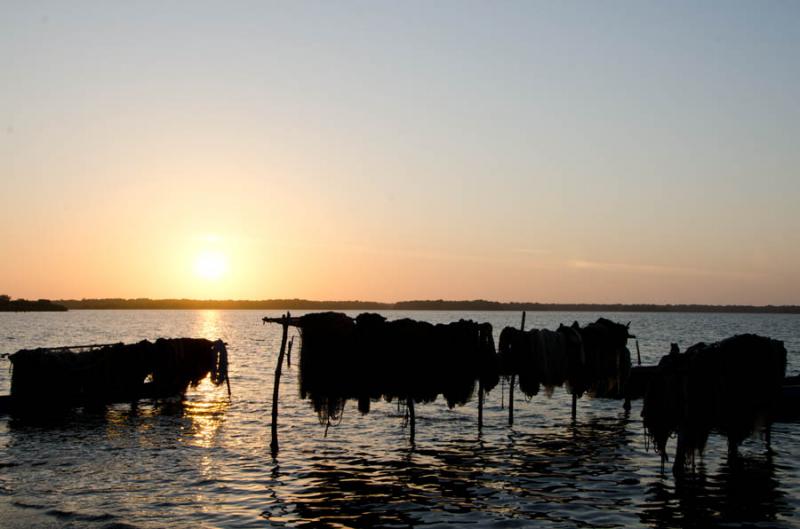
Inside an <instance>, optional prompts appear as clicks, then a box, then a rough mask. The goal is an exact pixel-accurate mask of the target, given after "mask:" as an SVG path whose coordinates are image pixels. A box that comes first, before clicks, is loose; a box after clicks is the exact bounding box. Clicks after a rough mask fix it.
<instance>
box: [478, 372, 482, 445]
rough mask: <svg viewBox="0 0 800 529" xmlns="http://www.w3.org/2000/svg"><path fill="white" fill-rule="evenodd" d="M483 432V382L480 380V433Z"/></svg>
mask: <svg viewBox="0 0 800 529" xmlns="http://www.w3.org/2000/svg"><path fill="white" fill-rule="evenodd" d="M481 430H483V382H481V380H480V379H478V433H480V432H481Z"/></svg>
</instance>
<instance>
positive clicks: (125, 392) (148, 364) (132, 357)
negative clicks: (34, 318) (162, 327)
mask: <svg viewBox="0 0 800 529" xmlns="http://www.w3.org/2000/svg"><path fill="white" fill-rule="evenodd" d="M9 358H10V359H11V362H12V365H13V374H12V377H11V398H12V400H13V404H14V407H15V408H16V409H19V408H23V409H24V408H35V409H45V408H52V407H60V406H70V405H93V404H103V403H108V402H123V401H129V400H135V399H138V398H140V397H165V396H171V395H177V394H181V393H183V392H185V391H186V389H187V388H188V386H189V385H197V384H198V383H199V382H200V381H201V380H203V379H204V378H205V377H206V376H208V375H209V374H210V375H211V381H212V382H213V383H214V384H216V385H220V384H222V383H223V382H228V354H227V350H226V348H225V344H224V343H223V342H222V341H221V340H217V341H216V342H212V341H210V340H204V339H196V338H175V339H163V338H159V339H158V340H156V341H155V342H149V341H147V340H143V341H141V342H139V343H136V344H130V345H125V344H122V343H117V344H109V345H98V346H77V347H57V348H41V349H23V350H21V351H18V352H16V353H14V354H12V355H10V356H9ZM228 391H230V384H228Z"/></svg>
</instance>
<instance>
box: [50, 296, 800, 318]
mask: <svg viewBox="0 0 800 529" xmlns="http://www.w3.org/2000/svg"><path fill="white" fill-rule="evenodd" d="M40 301H46V300H40ZM36 303H38V302H36ZM58 303H60V304H61V305H64V306H65V307H67V308H70V309H95V310H97V309H186V310H192V309H243V310H246V309H250V310H362V311H369V310H441V311H482V312H485V311H522V310H527V311H531V312H536V311H540V312H555V311H559V312H604V313H605V312H723V313H762V314H800V306H798V305H766V306H756V305H698V304H679V305H656V304H621V303H617V304H597V303H531V302H505V303H504V302H499V301H487V300H482V299H477V300H464V301H447V300H441V299H439V300H413V301H400V302H397V303H380V302H376V301H313V300H307V299H267V300H216V299H207V300H198V299H148V298H136V299H123V298H105V299H80V300H76V299H64V300H58Z"/></svg>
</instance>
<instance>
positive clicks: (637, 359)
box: [636, 340, 642, 365]
mask: <svg viewBox="0 0 800 529" xmlns="http://www.w3.org/2000/svg"><path fill="white" fill-rule="evenodd" d="M636 362H637V363H638V364H639V365H642V352H641V351H639V340H636Z"/></svg>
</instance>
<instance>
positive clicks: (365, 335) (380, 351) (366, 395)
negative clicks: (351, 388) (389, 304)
mask: <svg viewBox="0 0 800 529" xmlns="http://www.w3.org/2000/svg"><path fill="white" fill-rule="evenodd" d="M355 321H356V330H355V333H354V337H353V342H354V343H353V346H354V348H355V355H356V358H355V363H356V365H355V366H354V368H355V370H356V376H357V378H358V381H357V384H356V391H355V393H356V399H357V400H358V411H360V412H361V413H363V414H366V413H369V409H370V403H371V401H373V400H377V399H379V398H380V397H381V396H382V394H383V393H382V392H381V389H382V380H383V379H384V378H385V375H384V373H385V372H386V371H387V370H388V367H387V366H385V365H384V362H385V360H386V358H387V357H386V355H385V354H384V353H385V341H386V333H387V324H386V318H384V317H383V316H381V315H380V314H375V313H370V312H365V313H362V314H359V315H358V316H357V317H356V320H355Z"/></svg>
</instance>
